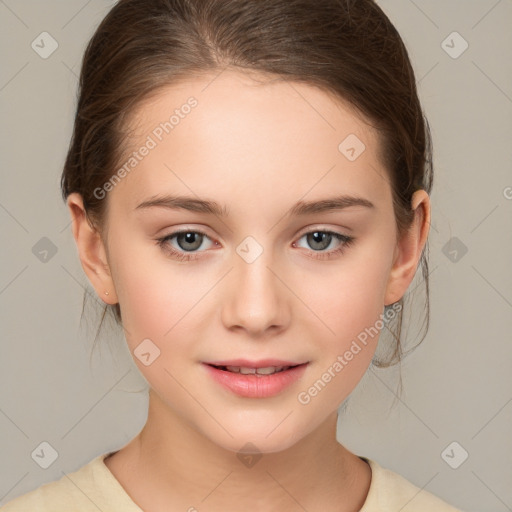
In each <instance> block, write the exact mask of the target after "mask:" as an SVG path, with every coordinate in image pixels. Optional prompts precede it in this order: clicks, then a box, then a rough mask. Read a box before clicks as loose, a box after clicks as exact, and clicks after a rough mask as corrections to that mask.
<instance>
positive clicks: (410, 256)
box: [384, 190, 430, 304]
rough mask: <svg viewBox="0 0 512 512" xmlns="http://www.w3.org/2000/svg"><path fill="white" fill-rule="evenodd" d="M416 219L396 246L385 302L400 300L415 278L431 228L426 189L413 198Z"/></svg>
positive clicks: (416, 193)
mask: <svg viewBox="0 0 512 512" xmlns="http://www.w3.org/2000/svg"><path fill="white" fill-rule="evenodd" d="M411 208H412V209H413V210H414V220H413V222H412V224H411V227H410V229H409V230H408V231H407V233H405V234H404V235H403V236H402V238H401V239H400V240H399V242H398V244H397V246H396V247H395V253H394V258H393V267H392V268H391V271H390V274H389V280H388V285H387V289H386V295H385V298H384V304H392V303H394V302H396V301H398V300H400V299H401V298H402V297H403V296H404V294H405V292H406V291H407V288H408V287H409V285H410V284H411V282H412V280H413V279H414V275H415V273H416V270H417V268H418V264H419V262H420V258H421V254H422V252H423V248H424V246H425V244H426V242H427V238H428V233H429V229H430V198H429V196H428V194H427V192H426V191H425V190H417V191H416V192H415V193H414V194H413V197H412V200H411Z"/></svg>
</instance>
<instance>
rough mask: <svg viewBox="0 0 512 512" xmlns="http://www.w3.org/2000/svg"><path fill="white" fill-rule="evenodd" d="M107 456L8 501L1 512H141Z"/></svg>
mask: <svg viewBox="0 0 512 512" xmlns="http://www.w3.org/2000/svg"><path fill="white" fill-rule="evenodd" d="M107 455H108V453H105V454H103V455H100V456H98V457H96V458H94V459H92V460H91V461H90V462H89V463H87V464H86V465H85V466H82V467H81V468H80V469H78V470H77V471H75V472H72V473H68V474H65V473H64V476H62V477H61V478H60V479H59V480H55V481H53V482H49V483H46V484H43V485H41V486H40V487H38V488H36V489H34V490H33V491H30V492H27V493H25V494H22V495H21V496H18V497H17V498H14V499H13V500H11V501H8V502H7V503H6V504H5V505H4V506H2V507H0V512H69V510H75V511H80V512H98V510H106V508H104V507H107V508H110V506H111V505H112V504H113V503H114V504H115V505H116V506H117V505H121V508H120V510H128V511H132V510H140V509H138V508H137V507H135V506H134V503H133V502H131V500H129V498H128V496H127V495H126V494H125V493H124V491H123V489H122V487H121V485H120V484H119V482H117V480H115V478H114V476H113V475H112V473H110V472H109V470H108V468H107V467H106V466H105V464H104V463H103V459H104V458H105V457H106V456H107ZM112 501H113V503H112ZM123 505H127V506H126V508H124V507H123Z"/></svg>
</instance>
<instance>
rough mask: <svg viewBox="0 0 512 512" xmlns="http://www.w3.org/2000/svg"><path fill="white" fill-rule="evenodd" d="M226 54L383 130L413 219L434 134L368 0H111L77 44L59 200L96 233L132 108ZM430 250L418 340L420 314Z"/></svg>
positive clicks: (399, 197) (405, 223)
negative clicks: (99, 193) (82, 44)
mask: <svg viewBox="0 0 512 512" xmlns="http://www.w3.org/2000/svg"><path fill="white" fill-rule="evenodd" d="M226 66H230V67H233V68H235V69H236V68H238V69H240V70H242V71H255V72H259V73H261V74H264V75H265V76H269V77H271V78H275V79H279V80H287V81H288V80H289V81H297V82H303V83H306V84H310V85H314V86H318V87H320V88H321V89H322V90H324V91H325V92H327V93H330V94H334V95H335V96H336V97H339V98H342V99H343V100H345V101H348V102H349V103H350V104H352V105H353V106H354V107H355V108H356V111H357V112H360V113H362V114H363V115H364V116H365V118H366V119H368V120H370V122H371V123H372V124H373V125H374V127H375V128H376V129H377V130H378V133H379V134H380V141H381V148H380V149H381V154H380V156H381V159H382V161H383V163H384V165H385V168H386V170H387V171H388V173H389V183H390V186H391V188H392V193H393V207H394V212H395V219H396V225H397V232H398V236H401V235H402V234H403V233H404V231H405V230H406V229H407V228H408V227H409V226H410V224H411V222H412V219H413V212H412V210H411V198H412V194H413V193H414V192H415V191H416V190H418V189H424V190H426V191H427V193H429V194H430V192H431V188H432V180H433V173H432V148H431V136H430V129H429V126H428V121H427V119H426V118H425V117H424V115H423V113H422V109H421V105H420V102H419V99H418V95H417V90H416V84H415V77H414V72H413V69H412V66H411V63H410V61H409V56H408V53H407V50H406V48H405V46H404V43H403V41H402V39H401V38H400V35H399V34H398V32H397V30H396V29H395V27H394V26H393V25H392V23H391V22H390V20H389V19H388V17H387V16H386V15H385V14H384V12H383V11H382V10H381V9H380V8H379V7H378V5H377V4H376V3H375V2H374V1H372V0H120V1H119V2H118V3H117V4H116V5H115V6H114V7H113V8H112V9H111V10H110V12H109V13H108V14H107V16H106V17H105V18H104V19H103V21H102V22H101V24H100V25H99V27H98V28H97V30H96V32H95V33H94V35H93V37H92V39H91V40H90V42H89V44H88V46H87V49H86V51H85V55H84V59H83V63H82V69H81V73H80V83H79V91H78V105H77V111H76V117H75V122H74V131H73V135H72V139H71V143H70V147H69V151H68V154H67V158H66V161H65V165H64V170H63V174H62V179H61V188H62V195H63V198H64V200H66V199H67V196H68V195H69V194H70V193H72V192H78V193H80V194H81V196H82V198H83V201H84V207H85V210H86V214H87V218H88V219H89V221H90V223H91V225H94V226H95V227H97V229H98V231H99V232H100V233H101V232H102V230H101V229H100V228H101V227H104V226H105V221H106V218H105V217H106V210H105V208H106V203H107V201H106V200H102V199H98V198H97V197H96V196H95V194H94V191H95V190H96V189H97V188H98V187H102V186H103V185H104V184H105V182H107V180H109V178H110V177H111V176H112V175H113V174H114V172H115V170H116V169H117V168H118V166H119V165H121V162H122V153H123V151H124V149H125V147H126V141H127V135H128V134H127V131H126V128H127V119H128V116H129V114H130V113H131V112H133V111H134V109H135V107H136V106H138V105H140V103H141V101H142V100H145V99H147V98H149V97H150V96H151V95H153V94H154V93H156V92H158V91H159V89H161V88H162V87H164V86H168V85H170V84H172V83H175V82H176V81H177V80H179V79H181V78H187V77H193V76H197V75H199V74H201V73H205V72H206V73H208V72H220V71H221V70H222V69H223V68H225V67H226ZM340 142H341V141H340ZM427 250H428V247H427V246H425V249H424V251H423V254H422V255H421V265H422V270H423V280H424V283H425V285H426V308H425V311H426V320H427V324H426V329H425V332H424V335H423V338H422V339H421V340H420V343H421V341H423V339H424V337H425V335H426V332H427V330H428V322H429V289H428V259H427V257H426V254H425V253H426V251H427ZM404 297H405V296H404ZM404 297H403V298H402V299H400V301H398V303H395V305H396V304H400V306H402V305H403V300H404ZM84 305H85V296H84ZM390 307H391V306H389V305H388V306H386V311H387V310H388V308H390ZM107 309H112V310H113V311H112V312H113V314H114V318H115V320H116V322H117V323H118V324H120V323H121V311H120V308H119V304H116V305H115V306H109V305H106V306H105V309H104V311H103V316H102V319H101V322H100V326H99V328H98V332H99V329H100V328H101V324H102V322H103V319H104V317H105V312H106V311H107ZM395 309H396V308H395ZM82 314H83V309H82ZM392 326H393V329H392V328H391V327H392ZM386 329H387V330H388V331H389V332H390V333H391V335H392V336H393V338H394V344H393V350H392V353H391V356H390V358H389V360H388V361H379V360H377V359H374V361H373V362H374V364H375V365H376V366H378V367H387V366H390V365H392V364H395V363H396V362H400V361H401V358H402V357H403V347H402V345H401V341H400V336H401V330H402V307H400V308H399V313H398V315H397V316H396V317H395V322H392V323H390V324H389V325H386ZM98 332H97V333H96V337H97V335H98Z"/></svg>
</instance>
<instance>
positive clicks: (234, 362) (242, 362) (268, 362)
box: [205, 359, 307, 368]
mask: <svg viewBox="0 0 512 512" xmlns="http://www.w3.org/2000/svg"><path fill="white" fill-rule="evenodd" d="M306 362H307V361H303V362H294V361H284V360H282V359H260V360H259V361H249V360H248V359H229V360H228V359H225V360H222V361H205V364H209V365H213V366H240V367H243V368H267V367H269V366H297V365H300V364H305V363H306Z"/></svg>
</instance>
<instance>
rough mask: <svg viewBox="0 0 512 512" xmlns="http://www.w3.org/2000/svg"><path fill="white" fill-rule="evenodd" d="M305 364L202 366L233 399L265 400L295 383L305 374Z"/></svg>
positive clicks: (241, 362)
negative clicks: (233, 396) (237, 397)
mask: <svg viewBox="0 0 512 512" xmlns="http://www.w3.org/2000/svg"><path fill="white" fill-rule="evenodd" d="M226 363H229V364H226ZM283 363H286V364H283ZM308 363H309V362H306V363H295V362H293V361H283V360H277V359H265V360H260V361H248V360H246V359H236V360H230V361H216V362H215V363H203V367H204V368H205V369H206V370H207V374H208V375H210V377H212V378H213V379H214V380H215V381H216V382H217V383H218V384H220V385H221V386H222V387H224V388H226V389H228V390H229V391H230V392H232V393H235V394H236V395H239V396H242V397H246V398H268V397H271V396H275V395H277V394H279V393H281V392H283V391H284V390H285V389H286V388H288V387H289V386H292V385H293V384H294V383H296V382H297V381H298V380H299V379H300V378H301V377H302V375H303V374H304V371H305V370H306V367H307V366H308Z"/></svg>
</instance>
